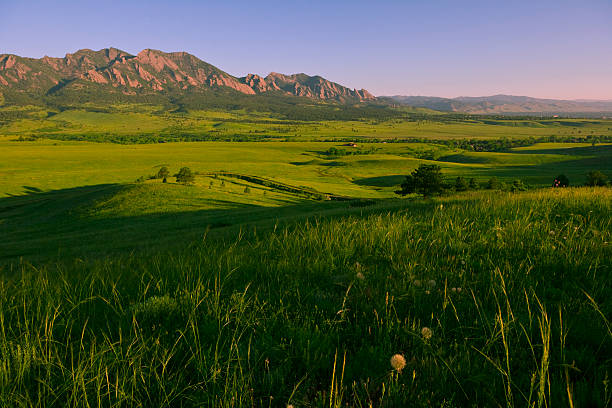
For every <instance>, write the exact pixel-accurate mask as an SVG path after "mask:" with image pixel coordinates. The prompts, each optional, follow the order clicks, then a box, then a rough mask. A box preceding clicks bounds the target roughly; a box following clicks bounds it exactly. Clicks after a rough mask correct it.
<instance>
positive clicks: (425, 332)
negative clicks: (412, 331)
mask: <svg viewBox="0 0 612 408" xmlns="http://www.w3.org/2000/svg"><path fill="white" fill-rule="evenodd" d="M421 335H422V336H423V338H424V339H425V340H429V339H431V337H432V336H433V331H432V330H431V329H430V328H429V327H423V328H422V329H421Z"/></svg>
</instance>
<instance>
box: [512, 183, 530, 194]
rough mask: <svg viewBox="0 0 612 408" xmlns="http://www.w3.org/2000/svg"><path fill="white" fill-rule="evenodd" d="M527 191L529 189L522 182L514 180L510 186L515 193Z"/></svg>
mask: <svg viewBox="0 0 612 408" xmlns="http://www.w3.org/2000/svg"><path fill="white" fill-rule="evenodd" d="M525 190H527V187H525V184H523V181H522V180H514V181H513V182H512V186H510V191H512V192H513V193H516V192H517V191H525Z"/></svg>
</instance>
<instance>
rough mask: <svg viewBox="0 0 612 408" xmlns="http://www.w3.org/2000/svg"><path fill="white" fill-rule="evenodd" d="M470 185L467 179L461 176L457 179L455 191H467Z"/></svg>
mask: <svg viewBox="0 0 612 408" xmlns="http://www.w3.org/2000/svg"><path fill="white" fill-rule="evenodd" d="M469 188H470V186H469V184H468V182H467V180H466V179H465V178H463V177H461V176H459V177H457V178H456V179H455V191H467V190H469Z"/></svg>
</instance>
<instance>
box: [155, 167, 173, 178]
mask: <svg viewBox="0 0 612 408" xmlns="http://www.w3.org/2000/svg"><path fill="white" fill-rule="evenodd" d="M169 175H170V171H169V170H168V168H167V167H166V166H163V167H162V168H160V169H159V171H158V172H157V178H158V179H165V178H166V177H168V176H169Z"/></svg>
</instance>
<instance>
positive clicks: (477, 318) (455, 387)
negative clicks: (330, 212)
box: [0, 186, 612, 407]
mask: <svg viewBox="0 0 612 408" xmlns="http://www.w3.org/2000/svg"><path fill="white" fill-rule="evenodd" d="M147 187H148V186H147ZM147 187H145V186H139V187H136V188H137V189H143V188H147ZM156 187H157V186H155V187H152V188H154V189H155V188H156ZM121 194H122V193H120V194H119V195H115V196H114V198H111V199H110V200H111V201H112V200H119V202H120V201H121ZM160 194H161V193H160ZM198 194H200V193H198ZM164 201H168V202H169V204H168V206H169V207H171V202H172V198H166V197H164V196H161V197H160V202H158V205H162V204H161V202H164ZM193 201H194V202H197V201H198V198H197V197H196V198H195V199H194V200H193ZM101 203H102V204H101V206H100V207H99V209H100V211H102V212H103V211H105V210H104V209H105V208H107V205H110V202H109V201H106V202H105V201H101ZM402 203H403V204H402V205H401V206H399V207H398V206H391V207H389V208H388V209H387V210H385V209H384V208H382V207H379V209H378V211H377V212H373V213H370V214H369V215H368V214H364V215H363V216H362V215H359V214H354V215H346V216H343V217H336V218H333V219H328V218H322V219H319V220H311V221H308V222H303V223H297V224H292V225H291V226H290V227H288V228H283V227H279V228H277V229H275V230H267V231H266V232H262V233H257V234H255V235H252V234H251V235H242V236H238V237H233V238H232V237H226V238H224V239H217V238H213V237H210V236H209V237H207V238H204V239H203V238H202V237H200V238H198V239H197V240H194V241H192V242H191V243H190V244H189V245H183V246H182V248H178V249H177V248H174V249H173V250H164V249H157V250H155V251H150V252H144V253H142V252H135V253H129V252H125V253H124V255H123V256H115V257H112V258H108V259H98V260H95V258H91V257H81V258H79V259H76V260H74V261H71V260H68V259H64V260H62V261H60V262H54V263H51V264H48V265H45V264H43V265H36V266H30V265H29V264H27V263H25V262H24V263H23V264H22V265H13V266H12V267H5V268H4V269H3V270H2V280H1V281H0V282H1V283H0V361H1V364H0V405H2V406H48V407H53V406H57V407H66V406H73V407H80V406H114V407H134V406H143V407H144V406H155V407H164V406H167V407H170V406H172V407H174V406H183V407H191V406H193V407H196V406H197V407H200V406H215V407H239V406H248V407H250V406H265V407H269V406H280V407H284V406H286V405H287V404H292V405H293V406H296V407H309V406H310V407H330V406H332V407H344V406H347V405H348V406H355V407H368V406H385V407H406V406H416V407H458V406H472V407H485V406H486V407H488V406H503V407H511V406H549V407H559V406H574V407H586V406H606V405H609V404H610V402H611V399H612V394H611V391H610V388H609V387H608V386H607V383H608V379H609V378H610V374H611V373H612V362H611V361H610V356H611V355H612V332H611V331H610V328H611V326H610V324H611V322H610V316H611V314H612V303H611V301H610V299H612V296H611V295H612V290H611V289H612V286H611V285H612V284H611V282H612V265H611V262H610V260H611V259H612V248H611V246H610V243H611V242H612V220H611V218H610V214H611V213H612V190H610V189H605V188H602V189H585V188H582V189H566V190H541V191H537V192H530V193H520V194H510V193H486V192H479V193H470V194H467V195H462V196H456V197H447V198H444V199H436V200H434V201H420V200H417V201H402ZM113 208H119V212H124V211H123V210H122V209H121V208H122V206H121V205H114V206H113ZM168 210H171V208H168ZM126 211H127V212H128V213H129V211H130V210H126ZM144 212H146V211H144ZM149 216H152V215H149ZM160 233H161V234H162V235H163V232H160ZM396 354H400V355H401V356H402V357H403V358H404V361H405V365H404V364H403V363H402V360H401V359H400V358H396V359H395V361H396V363H397V364H396V367H397V368H401V371H396V370H394V369H393V368H392V366H391V364H390V358H391V357H392V356H393V355H396Z"/></svg>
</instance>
